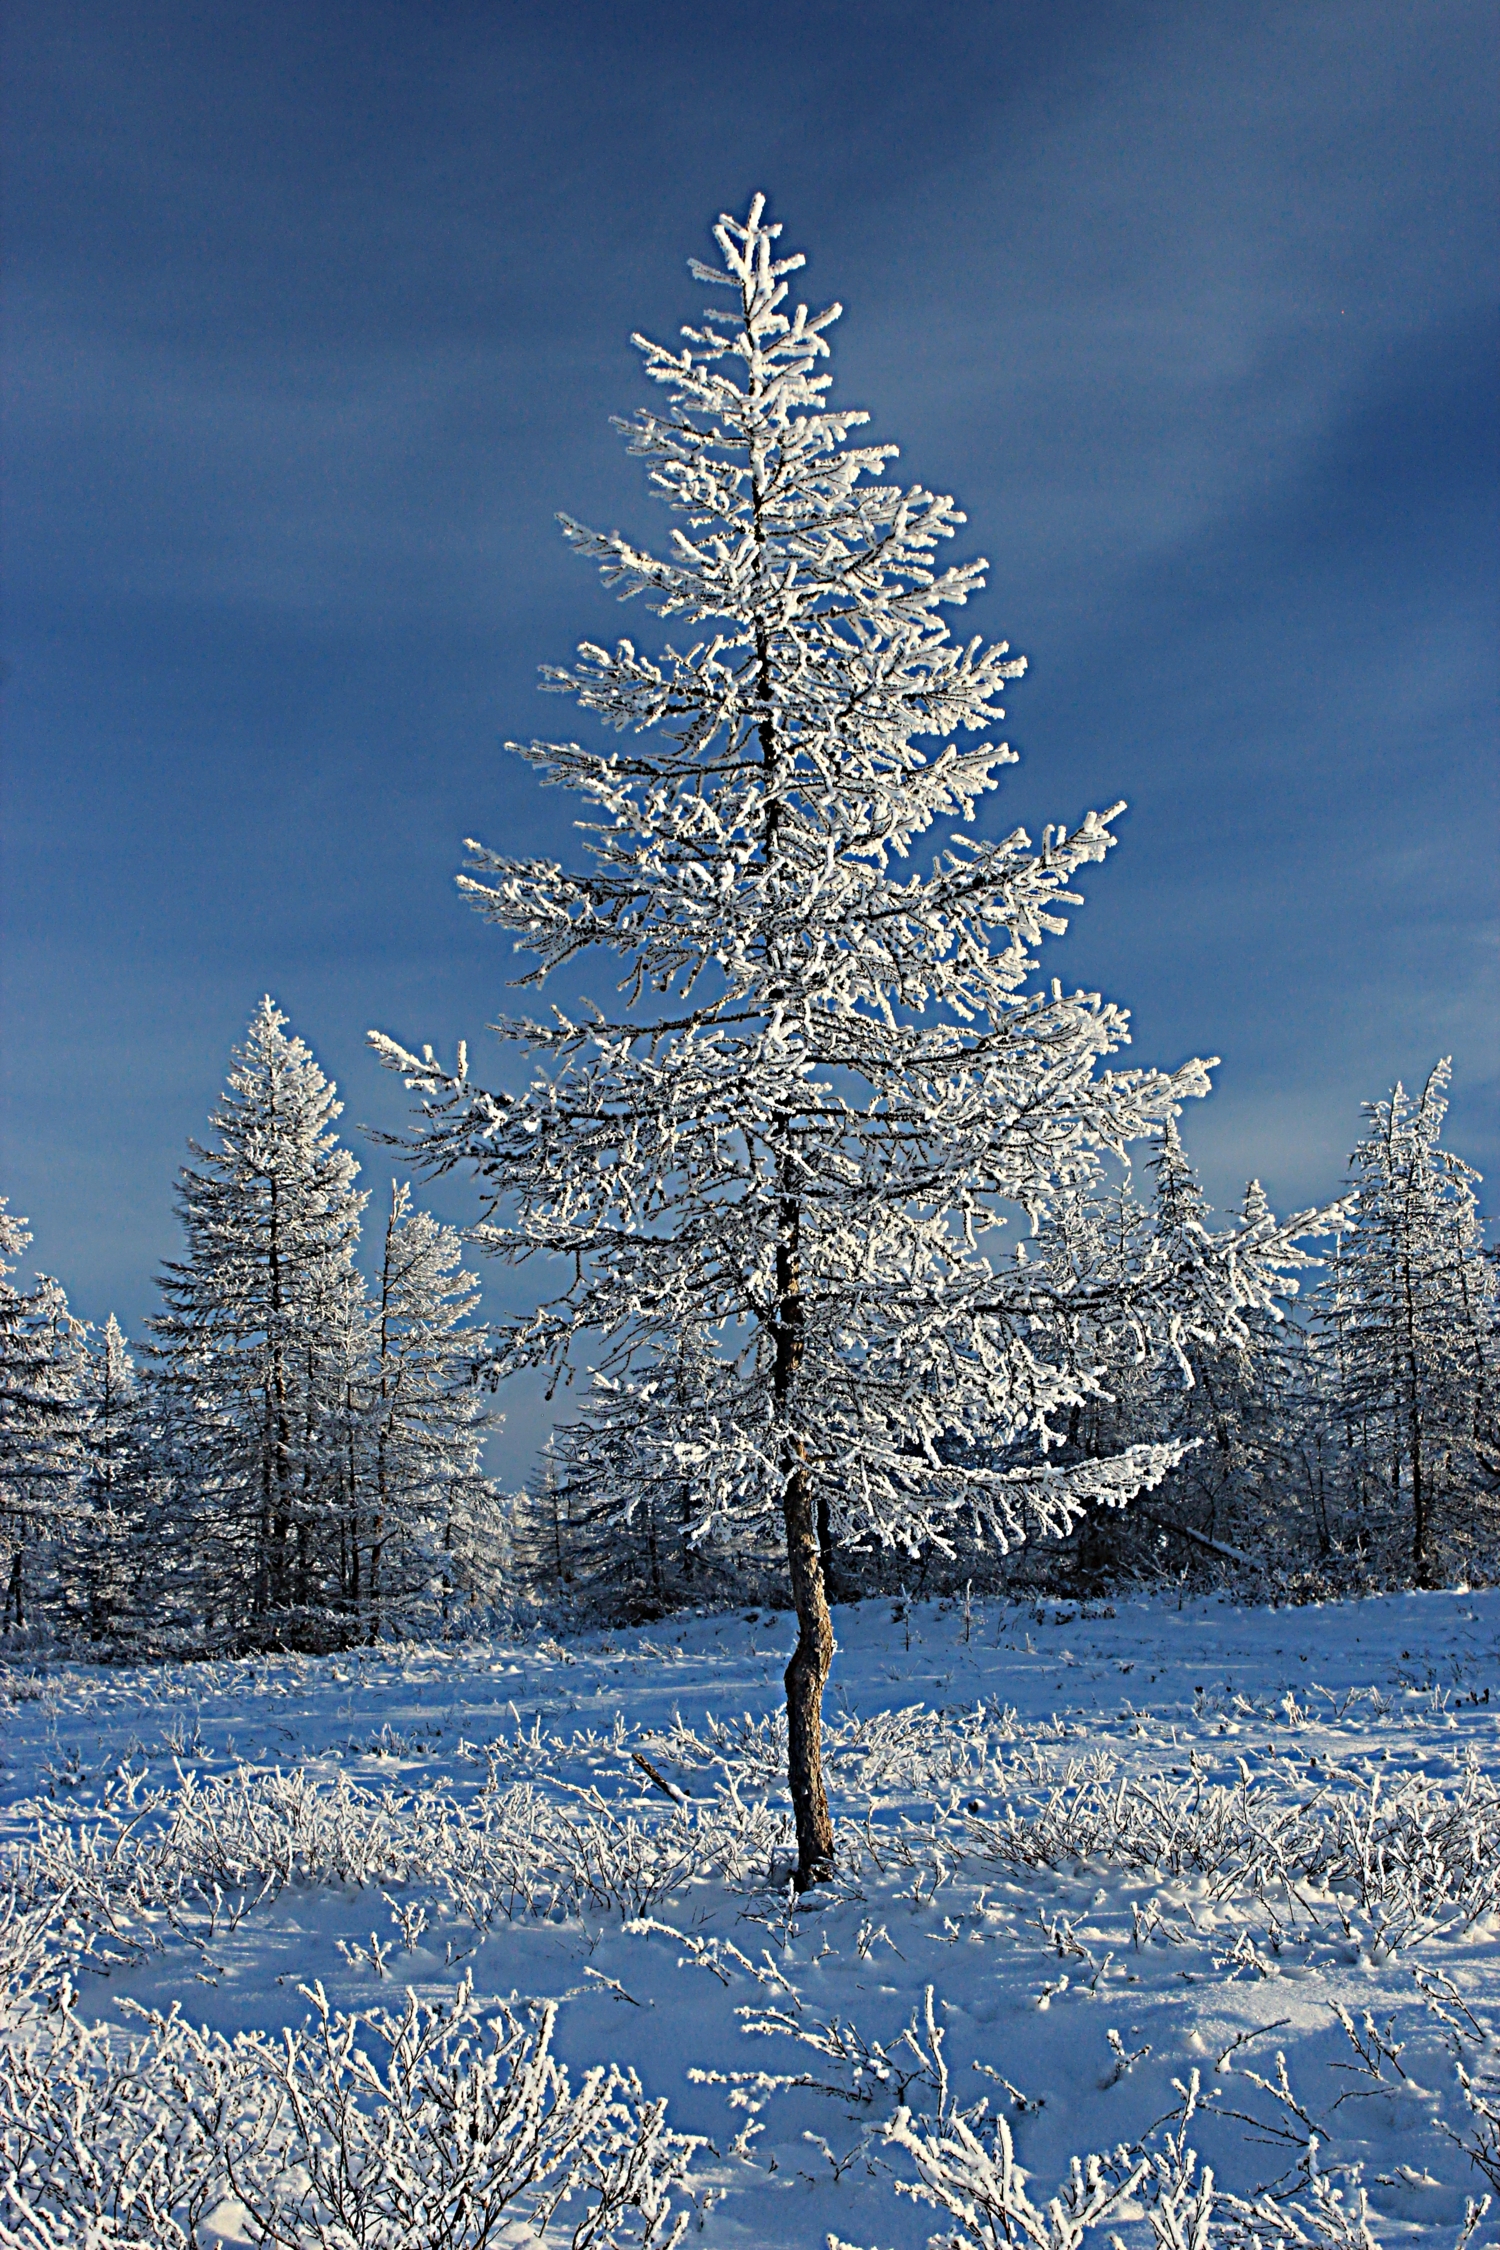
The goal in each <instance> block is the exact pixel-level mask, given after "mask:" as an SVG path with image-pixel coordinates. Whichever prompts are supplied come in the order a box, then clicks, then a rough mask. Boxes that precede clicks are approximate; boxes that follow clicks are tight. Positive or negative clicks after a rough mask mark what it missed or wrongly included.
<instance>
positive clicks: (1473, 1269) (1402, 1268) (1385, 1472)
mask: <svg viewBox="0 0 1500 2250" xmlns="http://www.w3.org/2000/svg"><path fill="white" fill-rule="evenodd" d="M1450 1074H1451V1066H1450V1064H1449V1063H1448V1062H1447V1061H1446V1060H1444V1061H1442V1062H1439V1063H1438V1064H1437V1065H1436V1067H1435V1068H1434V1069H1433V1071H1432V1072H1431V1074H1430V1076H1429V1077H1428V1079H1427V1082H1426V1084H1425V1086H1424V1087H1423V1089H1422V1092H1421V1094H1420V1095H1419V1096H1418V1097H1417V1099H1416V1100H1415V1101H1413V1100H1412V1098H1411V1096H1410V1095H1409V1094H1408V1093H1407V1092H1406V1089H1405V1088H1404V1087H1403V1086H1401V1085H1397V1086H1395V1087H1394V1088H1393V1089H1392V1091H1391V1094H1390V1096H1389V1098H1388V1099H1387V1100H1385V1101H1379V1102H1370V1103H1367V1104H1366V1105H1365V1117H1366V1126H1365V1131H1364V1134H1363V1136H1362V1137H1361V1139H1360V1142H1359V1145H1358V1147H1357V1148H1356V1149H1355V1150H1354V1152H1353V1155H1352V1157H1351V1159H1350V1171H1351V1185H1352V1188H1353V1191H1354V1192H1353V1195H1352V1197H1351V1199H1350V1209H1351V1215H1352V1220H1353V1224H1352V1226H1351V1228H1350V1231H1349V1233H1348V1235H1347V1236H1346V1238H1345V1240H1344V1241H1343V1242H1342V1243H1341V1245H1340V1248H1339V1252H1338V1256H1337V1258H1336V1260H1335V1261H1334V1263H1333V1265H1332V1269H1331V1272H1330V1275H1329V1282H1328V1285H1327V1287H1326V1289H1325V1291H1324V1292H1323V1293H1322V1301H1321V1306H1320V1310H1321V1314H1322V1321H1323V1326H1324V1329H1325V1332H1326V1334H1327V1337H1328V1340H1329V1351H1330V1354H1331V1356H1332V1358H1333V1361H1334V1363H1335V1365H1336V1367H1337V1370H1338V1390H1339V1404H1340V1408H1341V1419H1342V1421H1343V1425H1344V1431H1345V1436H1346V1442H1347V1447H1348V1467H1349V1482H1350V1485H1351V1486H1352V1488H1353V1492H1354V1495H1355V1497H1356V1500H1357V1501H1358V1500H1363V1502H1364V1503H1365V1505H1366V1507H1368V1506H1369V1504H1370V1503H1371V1502H1373V1501H1375V1500H1376V1499H1377V1497H1378V1496H1380V1495H1382V1494H1383V1495H1384V1498H1385V1501H1386V1505H1387V1508H1388V1520H1389V1522H1390V1523H1391V1525H1392V1526H1393V1527H1394V1526H1396V1525H1400V1526H1402V1527H1403V1534H1402V1535H1403V1537H1404V1542H1405V1544H1406V1547H1407V1554H1408V1557H1409V1563H1410V1569H1411V1573H1412V1575H1413V1577H1414V1578H1415V1579H1416V1581H1417V1583H1418V1585H1427V1584H1429V1583H1430V1582H1431V1581H1432V1578H1433V1574H1434V1571H1435V1569H1436V1567H1437V1564H1438V1559H1439V1556H1440V1554H1441V1553H1442V1551H1443V1550H1444V1548H1447V1549H1448V1550H1449V1551H1450V1553H1451V1555H1452V1558H1453V1559H1454V1560H1455V1561H1457V1560H1459V1559H1460V1558H1461V1557H1463V1556H1465V1555H1472V1554H1474V1553H1475V1551H1476V1548H1477V1549H1478V1550H1479V1551H1480V1552H1481V1553H1482V1555H1483V1557H1484V1560H1485V1563H1486V1566H1487V1567H1488V1566H1491V1565H1492V1562H1493V1553H1494V1539H1495V1533H1496V1523H1497V1518H1496V1505H1497V1501H1500V1443H1497V1436H1500V1432H1497V1413H1496V1407H1497V1400H1496V1387H1497V1366H1496V1325H1495V1315H1496V1286H1495V1283H1496V1277H1495V1269H1494V1266H1493V1264H1492V1263H1491V1261H1490V1260H1489V1259H1488V1258H1487V1257H1486V1255H1485V1251H1484V1239H1483V1229H1482V1225H1481V1221H1480V1216H1479V1204H1478V1197H1477V1194H1476V1189H1477V1187H1478V1184H1479V1174H1478V1173H1477V1172H1475V1171H1474V1170H1473V1168H1472V1167H1471V1166H1470V1165H1468V1164H1466V1163H1465V1162H1464V1161H1463V1159H1462V1158H1461V1157H1459V1156H1456V1155H1454V1153H1453V1152H1452V1150H1450V1149H1445V1148H1444V1147H1443V1145H1442V1130H1443V1121H1444V1119H1445V1117H1446V1115H1447V1109H1448V1103H1447V1089H1448V1082H1449V1077H1450ZM1357 1513H1358V1509H1357V1508H1356V1515H1357Z"/></svg>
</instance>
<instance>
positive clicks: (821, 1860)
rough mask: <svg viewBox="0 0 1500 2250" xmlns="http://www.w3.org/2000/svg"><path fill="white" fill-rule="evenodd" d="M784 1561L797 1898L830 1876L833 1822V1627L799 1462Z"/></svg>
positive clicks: (789, 1498)
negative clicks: (791, 1612)
mask: <svg viewBox="0 0 1500 2250" xmlns="http://www.w3.org/2000/svg"><path fill="white" fill-rule="evenodd" d="M782 1513H783V1515H784V1517H785V1520H786V1559H787V1567H788V1570H789V1572H790V1574H791V1581H792V1600H793V1602H794V1604H795V1605H796V1611H797V1646H796V1647H795V1648H794V1649H793V1651H792V1660H791V1662H790V1664H788V1666H787V1668H786V1718H787V1769H788V1779H789V1780H790V1783H791V1789H792V1814H793V1817H794V1819H795V1820H796V1823H797V1872H796V1875H795V1876H794V1878H793V1880H794V1882H795V1883H796V1886H797V1889H798V1890H799V1891H806V1890H810V1889H811V1888H812V1886H813V1884H814V1883H826V1882H827V1881H828V1879H829V1877H830V1876H831V1875H832V1873H833V1822H832V1820H831V1818H830V1817H829V1812H828V1792H827V1790H826V1788H825V1787H824V1785H823V1688H824V1684H825V1682H826V1681H827V1678H828V1673H829V1669H830V1667H831V1665H832V1663H833V1620H832V1618H831V1617H830V1616H829V1614H828V1596H827V1592H826V1589H825V1587H824V1584H823V1564H822V1558H821V1557H820V1555H819V1553H818V1534H817V1526H816V1522H815V1519H814V1512H813V1496H812V1480H811V1479H810V1477H809V1476H808V1473H807V1469H806V1467H805V1465H804V1464H803V1463H802V1462H801V1461H798V1462H797V1464H796V1466H795V1467H794V1468H793V1470H792V1473H791V1475H790V1476H789V1477H788V1478H787V1483H786V1492H785V1495H784V1498H783V1501H782Z"/></svg>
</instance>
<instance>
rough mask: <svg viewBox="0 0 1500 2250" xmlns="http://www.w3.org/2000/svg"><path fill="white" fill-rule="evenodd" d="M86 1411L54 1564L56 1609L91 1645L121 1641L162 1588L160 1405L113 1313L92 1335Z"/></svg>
mask: <svg viewBox="0 0 1500 2250" xmlns="http://www.w3.org/2000/svg"><path fill="white" fill-rule="evenodd" d="M79 1405H80V1409H81V1412H80V1439H81V1453H82V1471H81V1475H80V1478H79V1482H78V1490H77V1505H76V1507H75V1509H74V1512H73V1516H72V1519H71V1521H70V1523H69V1526H68V1530H67V1535H66V1537H65V1539H64V1540H63V1541H62V1542H61V1543H60V1547H59V1553H58V1558H57V1579H58V1594H59V1606H60V1609H61V1613H62V1616H63V1618H64V1620H65V1622H66V1623H67V1624H68V1625H69V1626H70V1627H72V1628H73V1629H75V1630H81V1631H82V1632H84V1633H86V1634H87V1635H88V1637H89V1638H90V1639H91V1640H109V1639H117V1638H119V1637H120V1636H122V1635H123V1634H126V1633H128V1632H130V1631H131V1630H132V1629H133V1627H134V1626H136V1625H137V1624H138V1623H139V1622H140V1621H141V1620H142V1618H143V1615H144V1613H145V1611H146V1609H147V1608H148V1606H149V1605H150V1604H151V1602H152V1601H153V1599H159V1598H160V1596H161V1594H162V1592H163V1590H164V1588H163V1578H164V1575H165V1574H164V1573H163V1569H162V1560H163V1557H162V1547H161V1535H162V1531H163V1528H164V1502H165V1500H166V1498H167V1492H166V1490H165V1489H164V1486H165V1484H166V1480H165V1478H164V1477H163V1475H162V1461H161V1453H162V1449H161V1447H160V1445H159V1442H158V1441H159V1433H158V1430H157V1428H156V1407H155V1400H154V1399H153V1396H152V1394H151V1391H150V1388H149V1386H148V1385H146V1384H144V1383H143V1382H142V1381H141V1379H140V1377H139V1375H138V1373H137V1371H136V1366H135V1361H134V1359H133V1358H132V1356H131V1353H130V1349H129V1346H128V1344H127V1343H126V1340H125V1337H124V1335H123V1333H122V1331H121V1328H120V1324H119V1322H118V1321H117V1320H116V1318H115V1316H114V1314H113V1313H111V1314H110V1316H109V1318H108V1320H107V1321H106V1322H105V1324H104V1328H103V1330H102V1332H93V1333H91V1335H90V1337H89V1342H88V1349H87V1351H86V1353H85V1354H84V1356H83V1359H82V1361H81V1364H80V1385H79Z"/></svg>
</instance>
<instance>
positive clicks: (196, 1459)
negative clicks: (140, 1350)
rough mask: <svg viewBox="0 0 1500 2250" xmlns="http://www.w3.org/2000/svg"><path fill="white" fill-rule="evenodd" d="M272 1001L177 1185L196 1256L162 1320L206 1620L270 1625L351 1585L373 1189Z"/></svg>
mask: <svg viewBox="0 0 1500 2250" xmlns="http://www.w3.org/2000/svg"><path fill="white" fill-rule="evenodd" d="M286 1021H287V1019H286V1017H285V1016H284V1015H282V1013H281V1012H280V1010H279V1009H278V1008H276V1007H275V1006H274V1005H273V1004H272V1002H271V1001H270V1000H269V999H266V1000H263V1001H262V1002H261V1005H260V1007H259V1008H258V1009H257V1011H256V1014H255V1016H254V1018H253V1019H252V1021H251V1024H250V1029H249V1032H248V1035H247V1037H246V1040H245V1043H244V1045H243V1047H240V1048H237V1049H236V1050H235V1053H234V1058H233V1068H232V1069H231V1071H230V1074H229V1081H228V1085H227V1087H226V1090H225V1092H224V1095H223V1097H222V1098H221V1100H220V1102H219V1105H218V1107H217V1108H216V1109H215V1110H214V1111H213V1113H212V1115H211V1118H210V1124H211V1126H212V1127H213V1131H214V1134H215V1140H214V1142H213V1144H212V1145H210V1146H207V1147H200V1146H199V1145H198V1144H197V1143H196V1142H194V1143H192V1144H191V1147H192V1153H193V1156H194V1157H195V1159H196V1162H195V1164H193V1165H191V1166H189V1167H186V1168H185V1169H184V1170H183V1172H182V1174H181V1179H180V1183H179V1188H178V1198H177V1201H178V1210H179V1214H180V1216H181V1220H182V1225H183V1231H184V1233H185V1235H186V1238H187V1244H186V1252H185V1255H184V1257H183V1258H182V1259H181V1260H180V1261H179V1262H176V1263H173V1264H169V1265H168V1266H167V1267H166V1269H165V1271H164V1273H163V1276H162V1283H161V1286H162V1293H163V1296H164V1297H165V1299H166V1310H165V1311H164V1312H163V1313H162V1314H161V1315H159V1316H158V1318H157V1319H156V1320H155V1321H154V1322H153V1323H152V1329H153V1334H154V1337H155V1344H154V1358H155V1362H156V1365H157V1368H158V1370H159V1376H160V1380H161V1382H162V1384H163V1386H164V1387H165V1388H166V1390H167V1391H168V1393H169V1394H170V1395H171V1397H172V1399H173V1400H174V1402H175V1405H176V1407H177V1410H178V1413H177V1421H178V1426H179V1431H180V1433H181V1441H182V1442H183V1443H184V1444H185V1445H186V1447H187V1450H188V1453H189V1456H190V1459H191V1463H192V1467H191V1470H190V1472H189V1475H188V1479H187V1484H188V1489H187V1491H186V1492H185V1493H184V1495H183V1498H184V1501H185V1504H186V1507H187V1509H188V1512H189V1516H190V1521H188V1522H187V1523H185V1524H183V1525H182V1530H183V1533H184V1538H185V1542H186V1544H187V1545H188V1547H189V1548H190V1550H191V1553H192V1556H193V1560H194V1566H195V1571H196V1574H197V1578H198V1600H199V1603H200V1607H201V1611H202V1616H203V1621H204V1622H205V1623H208V1624H212V1623H214V1622H215V1621H223V1620H239V1619H245V1618H249V1619H253V1620H259V1621H262V1622H264V1621H266V1620H268V1619H271V1618H274V1617H279V1616H284V1615H285V1614H286V1613H288V1612H291V1611H293V1610H304V1611H305V1610H308V1609H310V1608H312V1607H314V1606H317V1605H320V1604H322V1603H324V1602H325V1601H326V1600H328V1599H329V1598H330V1595H331V1594H332V1593H333V1592H334V1590H335V1589H334V1588H333V1587H332V1586H331V1585H330V1578H331V1575H332V1572H331V1567H330V1557H331V1552H332V1549H333V1544H334V1541H333V1538H332V1537H331V1534H332V1533H333V1531H334V1527H335V1526H336V1524H337V1520H338V1503H339V1496H340V1491H341V1477H342V1473H343V1467H344V1447H343V1445H342V1443H341V1439H342V1437H343V1419H342V1417H343V1411H344V1404H345V1382H344V1377H345V1374H346V1371H347V1344H346V1339H347V1332H348V1328H349V1324H350V1320H351V1317H354V1308H357V1305H358V1301H359V1299H360V1296H361V1293H362V1284H361V1281H360V1278H359V1275H358V1273H357V1271H356V1269H355V1265H354V1254H355V1249H356V1246H357V1244H358V1240H359V1216H360V1211H361V1209H362V1207H363V1204H364V1200H365V1199H364V1197H363V1195H361V1194H360V1193H359V1192H358V1191H357V1190H356V1188H355V1185H354V1180H355V1176H356V1173H357V1171H358V1166H357V1165H356V1163H355V1161H354V1159H353V1157H352V1156H351V1155H350V1154H349V1152H348V1150H347V1149H344V1148H341V1147H340V1146H339V1143H338V1138H337V1135H336V1133H335V1131H334V1121H335V1119H336V1118H337V1117H338V1116H339V1114H340V1109H341V1106H342V1105H341V1104H340V1103H339V1102H338V1101H337V1099H336V1098H335V1092H334V1088H333V1087H332V1086H331V1085H330V1084H329V1082H328V1080H327V1079H326V1078H325V1077H324V1076H323V1073H322V1071H321V1070H320V1069H319V1068H318V1065H317V1063H316V1062H315V1061H314V1060H313V1057H312V1055H311V1054H310V1053H309V1052H308V1049H307V1048H306V1047H305V1046H304V1044H303V1042H302V1041H301V1040H300V1039H298V1038H295V1037H290V1036H288V1033H287V1029H286Z"/></svg>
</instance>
